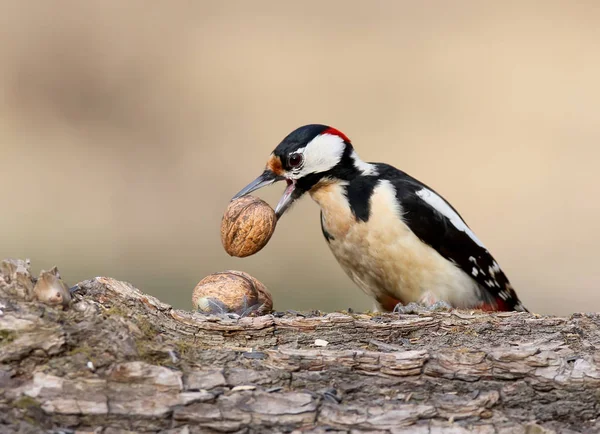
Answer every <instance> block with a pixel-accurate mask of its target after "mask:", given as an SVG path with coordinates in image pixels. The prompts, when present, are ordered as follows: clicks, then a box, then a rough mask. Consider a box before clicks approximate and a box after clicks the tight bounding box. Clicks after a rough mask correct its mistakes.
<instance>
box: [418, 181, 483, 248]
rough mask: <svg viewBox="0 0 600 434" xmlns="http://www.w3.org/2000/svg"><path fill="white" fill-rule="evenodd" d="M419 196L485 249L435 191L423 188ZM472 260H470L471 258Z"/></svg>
mask: <svg viewBox="0 0 600 434" xmlns="http://www.w3.org/2000/svg"><path fill="white" fill-rule="evenodd" d="M416 194H417V196H419V197H420V198H421V199H423V200H424V201H425V202H426V203H427V204H429V206H431V207H432V208H433V209H435V210H436V211H437V212H439V213H440V214H442V215H443V216H444V217H446V218H447V219H448V220H450V222H451V223H452V224H453V225H454V227H455V228H456V229H458V230H459V231H462V232H465V233H466V234H467V235H468V236H469V238H471V239H472V240H473V241H474V242H475V243H476V244H477V245H479V246H480V247H483V248H485V246H484V245H483V243H482V242H481V241H479V238H477V237H476V236H475V234H474V233H473V231H472V230H471V229H470V228H469V227H468V226H467V225H466V223H465V222H464V221H463V220H462V219H461V218H460V216H459V215H458V214H456V212H455V211H454V210H453V209H452V208H451V207H450V205H448V204H447V203H446V201H445V200H444V199H442V198H441V197H440V196H438V195H437V194H435V193H434V192H433V191H431V190H429V189H427V188H423V189H421V190H419V191H417V192H416ZM469 259H470V258H469Z"/></svg>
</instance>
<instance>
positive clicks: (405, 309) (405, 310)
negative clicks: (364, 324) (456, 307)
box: [392, 300, 453, 315]
mask: <svg viewBox="0 0 600 434" xmlns="http://www.w3.org/2000/svg"><path fill="white" fill-rule="evenodd" d="M452 309H453V307H452V306H451V305H450V304H449V303H447V302H445V301H443V300H438V301H435V302H434V303H415V302H410V303H408V304H406V305H403V304H402V303H398V304H397V305H396V306H395V307H394V310H393V311H392V312H393V313H399V314H404V315H406V314H417V315H418V314H420V313H424V314H427V313H431V312H448V311H451V310H452Z"/></svg>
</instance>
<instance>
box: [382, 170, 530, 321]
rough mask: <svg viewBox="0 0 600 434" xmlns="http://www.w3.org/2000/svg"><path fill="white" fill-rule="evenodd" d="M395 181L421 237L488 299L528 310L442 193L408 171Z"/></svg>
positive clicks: (405, 215) (498, 305)
mask: <svg viewBox="0 0 600 434" xmlns="http://www.w3.org/2000/svg"><path fill="white" fill-rule="evenodd" d="M403 175H405V174H403ZM392 182H393V184H394V186H395V187H396V196H397V198H398V201H399V202H400V204H401V206H402V211H403V219H404V221H405V223H406V224H407V225H408V227H409V228H410V229H411V230H412V231H413V232H414V233H415V235H416V236H417V237H419V239H421V241H423V242H424V243H426V244H427V245H429V246H431V247H432V248H434V249H435V250H436V251H437V252H438V253H439V254H440V255H442V256H443V257H444V258H446V259H448V260H450V261H452V262H453V263H455V264H456V265H457V266H458V267H459V268H461V269H462V270H463V271H464V272H465V273H467V275H469V276H470V277H471V278H472V279H473V280H475V281H476V282H477V283H478V284H479V286H480V287H481V288H482V295H483V297H484V299H486V298H487V300H485V302H486V303H491V304H492V306H493V305H495V307H496V308H497V309H498V310H519V311H526V309H525V307H524V306H523V305H522V303H521V302H520V300H519V298H518V296H517V294H516V292H515V291H514V289H513V288H512V286H511V284H510V282H509V281H508V278H507V277H506V275H505V274H504V272H503V271H502V269H501V268H500V266H499V265H498V263H497V262H496V260H495V259H494V258H493V257H492V255H491V254H490V252H488V250H487V249H486V248H485V246H484V245H483V243H481V241H480V240H479V239H478V238H477V237H476V236H475V234H474V233H473V231H472V230H471V229H470V228H469V227H468V226H467V224H466V223H465V222H464V220H463V219H462V217H461V216H460V215H459V214H458V212H457V211H456V210H455V209H454V208H453V207H452V206H451V205H450V204H449V203H448V202H447V201H446V200H445V199H444V198H443V197H442V196H440V195H439V194H437V193H436V192H435V191H434V190H432V189H430V188H429V187H427V186H425V185H424V184H422V183H420V182H419V181H417V180H415V179H413V178H410V177H409V176H408V175H405V176H403V177H401V178H397V179H396V180H395V182H394V181H392Z"/></svg>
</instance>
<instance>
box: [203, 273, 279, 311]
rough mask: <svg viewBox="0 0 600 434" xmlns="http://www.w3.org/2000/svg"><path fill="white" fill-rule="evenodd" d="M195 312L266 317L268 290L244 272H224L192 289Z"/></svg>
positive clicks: (269, 304) (215, 274) (268, 299)
mask: <svg viewBox="0 0 600 434" xmlns="http://www.w3.org/2000/svg"><path fill="white" fill-rule="evenodd" d="M192 304H193V306H194V309H195V310H198V311H200V312H202V313H208V314H225V313H235V314H237V315H240V316H249V315H265V314H267V313H269V312H271V311H272V310H273V300H272V298H271V294H270V293H269V291H268V290H267V288H266V287H265V286H264V285H263V284H262V283H261V282H259V281H258V280H257V279H255V278H254V277H252V276H251V275H249V274H248V273H244V272H243V271H235V270H227V271H223V272H221V273H214V274H210V275H208V276H206V277H205V278H204V279H202V280H201V281H200V282H198V284H197V285H196V287H195V288H194V293H193V295H192Z"/></svg>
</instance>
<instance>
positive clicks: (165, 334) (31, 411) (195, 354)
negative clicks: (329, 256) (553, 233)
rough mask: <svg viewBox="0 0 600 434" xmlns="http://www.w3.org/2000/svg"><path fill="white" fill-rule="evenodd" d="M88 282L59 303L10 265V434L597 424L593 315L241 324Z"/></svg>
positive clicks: (2, 406)
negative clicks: (36, 294) (31, 297)
mask: <svg viewBox="0 0 600 434" xmlns="http://www.w3.org/2000/svg"><path fill="white" fill-rule="evenodd" d="M19 267H20V268H19ZM78 286H79V290H78V291H77V292H76V294H75V295H74V299H73V304H72V305H71V306H70V307H68V308H66V309H62V308H58V307H51V306H47V305H44V304H41V303H39V302H35V301H27V300H26V299H27V291H29V290H30V287H32V279H31V276H29V272H28V265H27V264H25V263H23V262H19V263H16V262H15V263H13V266H11V267H3V268H2V273H0V312H1V313H0V432H17V431H18V432H44V431H47V432H69V431H71V432H73V431H77V432H85V431H89V432H92V431H93V432H103V433H113V432H124V431H128V430H129V431H135V432H169V433H195V432H202V433H204V432H207V433H208V432H294V431H295V432H325V431H333V432H354V433H362V432H377V433H405V432H406V433H412V432H414V433H438V432H439V433H446V432H447V433H462V432H478V433H546V432H600V422H596V418H597V417H598V414H599V412H600V406H599V403H600V389H599V388H598V386H599V385H600V352H598V350H597V347H598V346H599V345H600V331H599V327H600V316H599V315H597V314H576V315H572V316H571V317H570V318H557V317H544V316H537V315H532V314H526V313H502V314H483V313H480V312H466V311H453V312H437V313H420V314H414V315H400V316H398V315H392V314H384V315H372V314H354V313H348V312H344V313H341V312H337V313H329V314H321V313H318V312H313V313H305V314H298V313H291V312H288V313H285V314H277V313H276V314H273V315H265V316H261V317H255V318H241V319H238V320H235V319H228V318H222V317H219V318H218V317H209V316H204V315H201V314H198V313H192V312H185V311H181V310H176V309H173V308H172V307H171V306H169V305H167V304H165V303H162V302H160V301H159V300H157V299H156V298H154V297H152V296H149V295H146V294H143V293H142V292H141V291H139V290H138V289H136V288H134V287H132V286H131V285H129V284H127V283H124V282H119V281H116V280H113V279H110V278H105V277H98V278H95V279H92V280H88V281H85V282H81V283H80V284H79V285H78ZM28 288H29V289H28ZM319 340H322V341H326V342H327V345H326V346H322V345H324V344H325V342H321V341H319Z"/></svg>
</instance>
